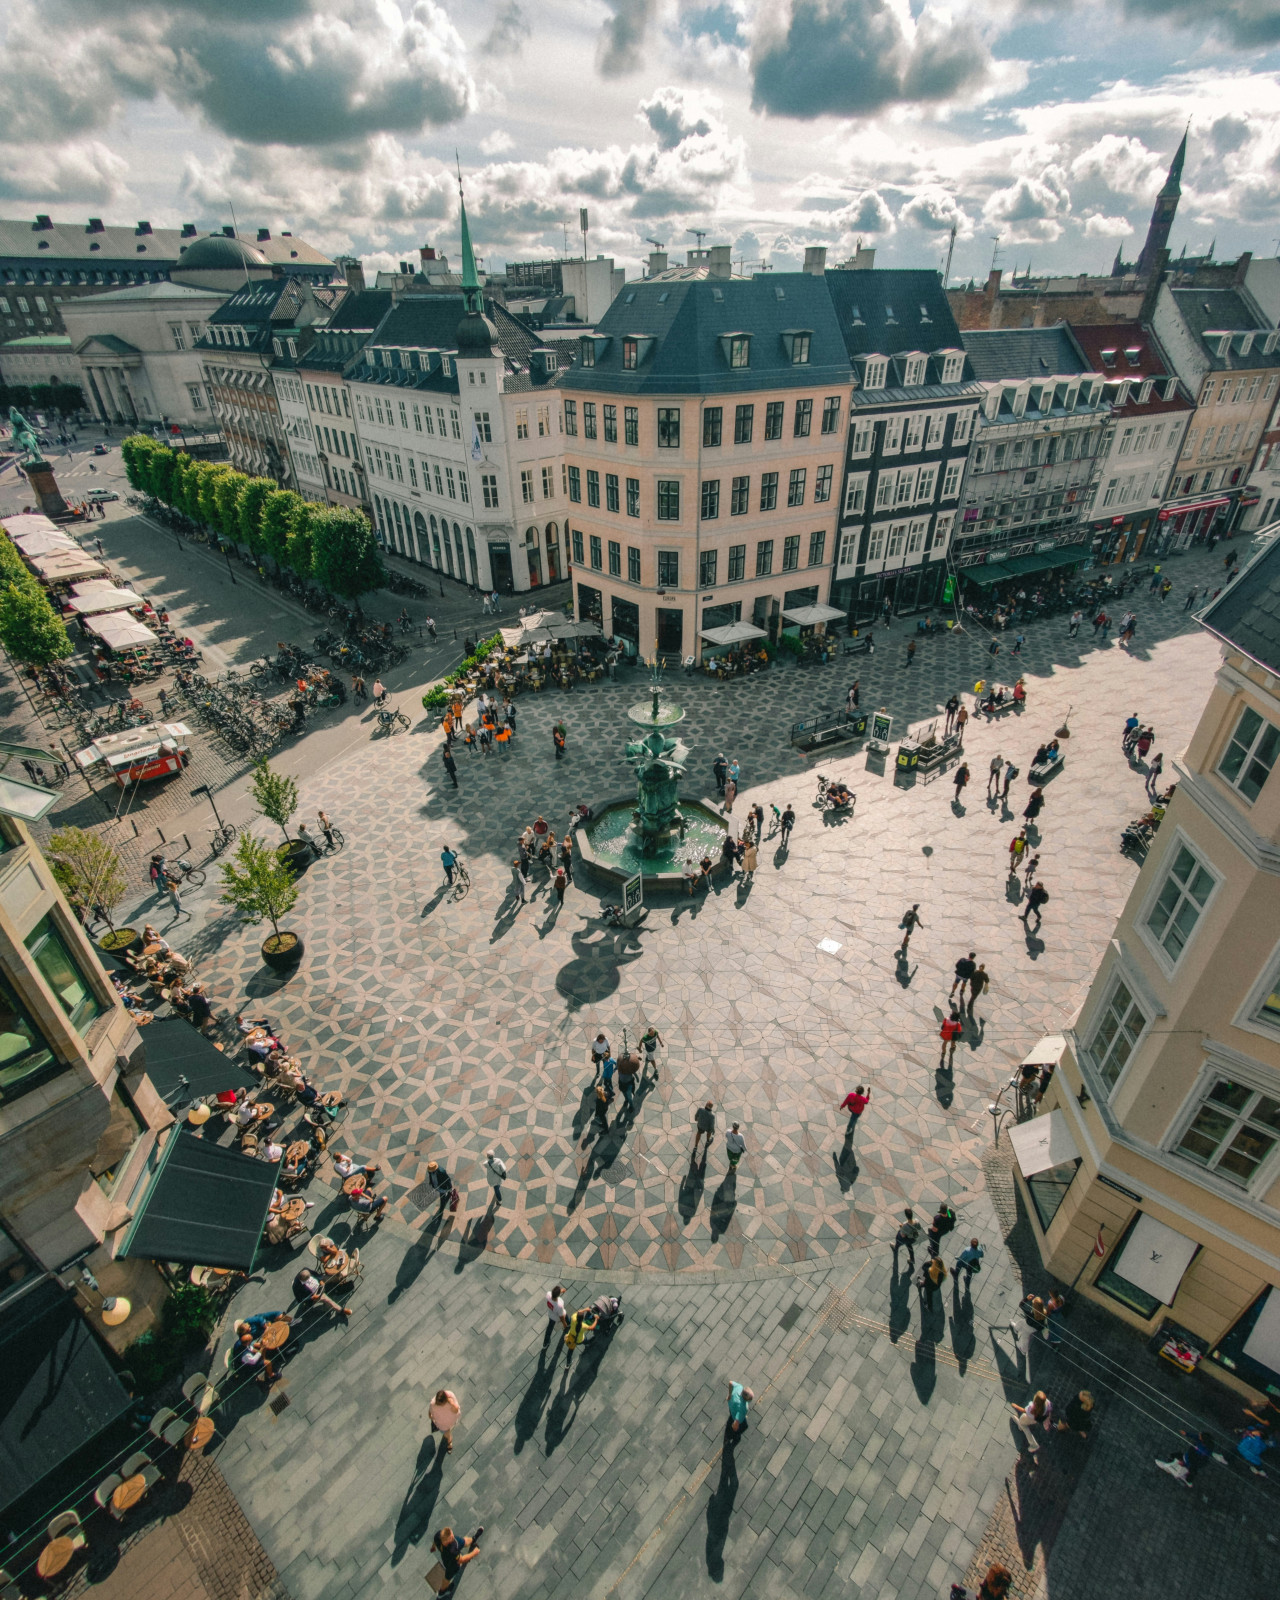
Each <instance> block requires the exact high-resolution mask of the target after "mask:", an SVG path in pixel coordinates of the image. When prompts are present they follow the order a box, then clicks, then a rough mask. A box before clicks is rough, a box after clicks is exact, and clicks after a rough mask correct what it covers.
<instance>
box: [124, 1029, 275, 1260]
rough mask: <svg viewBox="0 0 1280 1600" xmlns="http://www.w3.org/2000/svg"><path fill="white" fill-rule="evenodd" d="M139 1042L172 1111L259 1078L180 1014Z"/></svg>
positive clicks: (247, 1086) (249, 1085) (145, 1031)
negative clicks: (206, 1096) (211, 1042)
mask: <svg viewBox="0 0 1280 1600" xmlns="http://www.w3.org/2000/svg"><path fill="white" fill-rule="evenodd" d="M142 1042H143V1044H144V1045H145V1046H146V1052H147V1055H146V1059H147V1076H148V1077H149V1078H150V1079H151V1082H152V1083H153V1084H154V1085H155V1089H156V1093H157V1094H158V1095H159V1096H160V1097H161V1099H162V1100H164V1101H165V1102H166V1103H167V1104H168V1105H169V1106H170V1107H171V1108H172V1109H173V1110H174V1111H180V1109H181V1107H182V1106H185V1105H187V1104H188V1103H189V1102H190V1101H192V1100H200V1099H203V1097H204V1096H205V1095H208V1094H221V1093H222V1092H223V1090H224V1089H242V1088H243V1089H252V1088H253V1087H254V1085H255V1084H256V1083H257V1081H258V1080H257V1079H256V1078H255V1077H254V1075H253V1073H252V1072H250V1071H249V1069H248V1067H242V1066H241V1065H240V1064H239V1063H238V1062H236V1061H233V1060H231V1058H230V1057H229V1056H225V1055H223V1053H222V1051H221V1050H218V1049H215V1048H214V1046H213V1045H212V1044H210V1042H209V1041H208V1039H206V1038H205V1036H204V1035H203V1034H202V1033H201V1032H199V1030H198V1029H196V1028H193V1027H192V1026H191V1024H190V1023H189V1022H184V1021H183V1019H182V1018H181V1017H157V1018H156V1020H155V1021H154V1022H153V1023H151V1024H150V1025H149V1026H148V1027H146V1028H144V1029H143V1032H142ZM184 1078H185V1079H186V1080H187V1081H186V1082H185V1083H183V1081H182V1080H183V1079H184ZM206 1265H207V1263H206Z"/></svg>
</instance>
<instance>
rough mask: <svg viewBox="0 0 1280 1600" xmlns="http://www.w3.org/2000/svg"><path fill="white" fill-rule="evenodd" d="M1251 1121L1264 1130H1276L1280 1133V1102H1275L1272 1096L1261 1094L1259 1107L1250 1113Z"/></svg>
mask: <svg viewBox="0 0 1280 1600" xmlns="http://www.w3.org/2000/svg"><path fill="white" fill-rule="evenodd" d="M1249 1121H1250V1122H1254V1123H1258V1124H1260V1125H1261V1126H1262V1127H1264V1128H1274V1129H1275V1130H1276V1132H1277V1133H1280V1100H1273V1099H1272V1098H1271V1097H1270V1095H1265V1094H1260V1095H1259V1096H1258V1103H1257V1105H1256V1106H1254V1108H1253V1110H1252V1111H1251V1112H1250V1113H1249Z"/></svg>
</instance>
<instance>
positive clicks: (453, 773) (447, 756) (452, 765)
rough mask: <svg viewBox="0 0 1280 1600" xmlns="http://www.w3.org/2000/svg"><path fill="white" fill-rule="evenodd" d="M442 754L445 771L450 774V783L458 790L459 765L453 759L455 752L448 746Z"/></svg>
mask: <svg viewBox="0 0 1280 1600" xmlns="http://www.w3.org/2000/svg"><path fill="white" fill-rule="evenodd" d="M440 754H441V759H442V760H443V761H444V770H445V771H446V772H447V773H448V774H449V781H450V782H451V783H452V784H453V786H454V788H455V789H456V788H457V787H458V763H457V762H456V761H455V760H454V759H453V752H452V750H450V749H449V746H448V745H445V747H444V749H443V750H442V751H441V752H440Z"/></svg>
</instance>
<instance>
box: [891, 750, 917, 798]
mask: <svg viewBox="0 0 1280 1600" xmlns="http://www.w3.org/2000/svg"><path fill="white" fill-rule="evenodd" d="M919 765H920V746H919V745H918V744H911V743H910V742H904V743H903V744H900V745H899V746H898V756H897V760H896V762H895V763H894V773H893V781H894V783H896V784H897V785H898V787H899V788H900V789H906V788H910V786H911V785H912V784H913V783H914V782H915V781H916V768H917V767H918V766H919Z"/></svg>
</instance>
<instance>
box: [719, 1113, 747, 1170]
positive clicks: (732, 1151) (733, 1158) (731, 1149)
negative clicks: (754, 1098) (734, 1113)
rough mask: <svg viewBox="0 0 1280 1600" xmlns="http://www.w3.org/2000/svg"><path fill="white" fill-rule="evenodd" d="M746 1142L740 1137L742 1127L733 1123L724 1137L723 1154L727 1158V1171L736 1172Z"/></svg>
mask: <svg viewBox="0 0 1280 1600" xmlns="http://www.w3.org/2000/svg"><path fill="white" fill-rule="evenodd" d="M746 1148H747V1141H746V1140H745V1139H744V1138H743V1136H742V1125H741V1124H740V1123H737V1122H735V1123H734V1124H733V1126H732V1127H731V1128H730V1129H729V1131H728V1133H726V1134H725V1136H724V1153H725V1155H726V1156H728V1158H729V1171H730V1172H736V1171H737V1170H738V1163H739V1161H741V1160H742V1156H743V1152H744V1151H745V1150H746Z"/></svg>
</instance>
